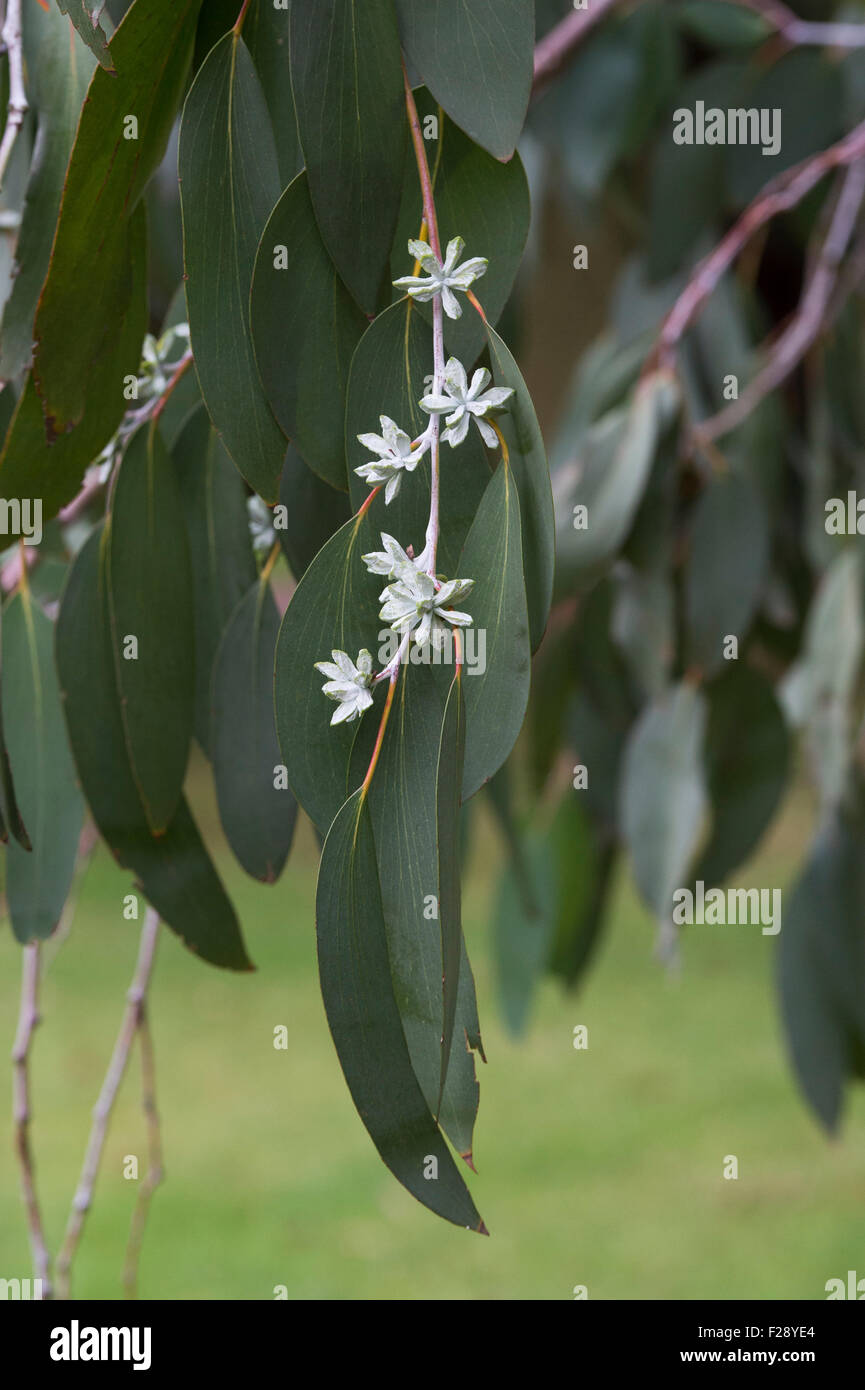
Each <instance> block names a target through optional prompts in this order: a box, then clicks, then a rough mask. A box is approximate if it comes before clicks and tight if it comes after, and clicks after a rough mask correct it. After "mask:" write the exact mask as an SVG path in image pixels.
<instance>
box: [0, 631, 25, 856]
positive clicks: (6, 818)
mask: <svg viewBox="0 0 865 1390" xmlns="http://www.w3.org/2000/svg"><path fill="white" fill-rule="evenodd" d="M2 649H3V643H2V637H0V667H2ZM10 832H11V834H13V835H14V836H15V839H16V840H17V841H18V843H19V845H20V846H21V848H22V849H25V850H29V849H31V848H32V846H31V844H30V836H29V835H28V834H27V830H26V828H25V825H24V821H23V820H22V818H21V811H20V810H19V807H18V801H17V798H16V796H15V784H14V782H13V781H12V767H11V765H10V762H9V753H8V750H7V748H6V736H5V733H4V729H3V700H2V683H0V840H2V842H3V844H6V843H7V841H8V839H9V835H10Z"/></svg>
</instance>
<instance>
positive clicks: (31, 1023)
mask: <svg viewBox="0 0 865 1390" xmlns="http://www.w3.org/2000/svg"><path fill="white" fill-rule="evenodd" d="M39 1021H40V1019H39V942H38V941H32V942H30V944H29V945H27V946H25V947H23V949H22V952H21V1010H20V1013H19V1015H18V1028H17V1031H16V1034H15V1043H14V1045H13V1048H12V1078H13V1102H12V1117H13V1122H14V1125H15V1149H16V1152H17V1154H18V1162H19V1165H20V1168H21V1195H22V1197H23V1199H24V1206H25V1208H26V1211H27V1226H28V1230H29V1232H30V1250H31V1252H32V1256H33V1270H34V1273H35V1276H36V1278H37V1279H41V1281H42V1297H43V1298H50V1297H51V1292H52V1289H51V1257H50V1255H49V1254H48V1247H47V1245H46V1243H45V1232H44V1230H43V1227H42V1213H41V1210H40V1207H39V1199H38V1197H37V1194H36V1172H35V1165H34V1162H33V1152H32V1150H31V1147H30V1116H31V1110H30V1071H29V1062H30V1044H31V1042H32V1039H33V1034H34V1032H35V1030H36V1028H37V1026H38V1024H39Z"/></svg>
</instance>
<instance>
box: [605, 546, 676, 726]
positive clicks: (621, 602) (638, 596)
mask: <svg viewBox="0 0 865 1390" xmlns="http://www.w3.org/2000/svg"><path fill="white" fill-rule="evenodd" d="M674 609H675V601H674V593H673V586H672V584H671V582H670V580H669V578H668V577H667V575H666V574H651V573H649V574H644V573H643V572H642V571H640V570H638V569H635V568H634V567H633V566H631V565H628V564H627V562H624V561H623V562H622V565H621V567H619V572H618V573H617V574H616V606H615V609H614V611H613V637H614V639H615V641H616V644H617V646H618V647H619V649H620V650H621V652H622V656H623V657H624V659H625V661H626V663H627V666H628V670H629V671H630V673H631V676H632V678H633V680H634V684H635V686H637V688H638V689H640V690H641V691H642V692H643V694H644V695H646V696H647V698H648V699H650V700H653V699H655V697H656V696H658V695H660V693H661V691H662V690H663V689H664V688H665V686H666V685H667V681H668V678H669V674H670V666H671V663H672V660H673V656H674V653H675V612H674Z"/></svg>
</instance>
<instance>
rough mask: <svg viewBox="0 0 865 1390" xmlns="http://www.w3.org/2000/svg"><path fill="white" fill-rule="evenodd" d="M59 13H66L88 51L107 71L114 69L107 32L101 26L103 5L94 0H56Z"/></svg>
mask: <svg viewBox="0 0 865 1390" xmlns="http://www.w3.org/2000/svg"><path fill="white" fill-rule="evenodd" d="M57 5H58V7H59V9H60V12H61V14H65V15H68V16H69V18H70V19H71V20H72V23H73V24H74V25H75V28H76V29H77V30H78V32H79V34H80V35H81V37H82V39H83V40H84V42H85V43H86V44H87V47H88V48H89V49H90V52H91V53H92V54H93V55H94V57H95V58H97V59H98V61H99V62H100V63H101V64H102V66H103V67H104V68H106V69H107V70H108V71H109V72H112V71H113V70H114V63H113V57H112V53H111V50H110V49H109V47H108V38H109V36H108V34H106V32H105V30H104V29H103V27H102V12H103V10H104V9H105V6H104V5H99V4H96V3H95V2H94V0H57Z"/></svg>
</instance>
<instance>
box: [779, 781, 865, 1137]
mask: <svg viewBox="0 0 865 1390" xmlns="http://www.w3.org/2000/svg"><path fill="white" fill-rule="evenodd" d="M860 795H861V791H860ZM863 830H865V823H863V817H862V812H861V807H859V808H856V809H854V808H851V807H847V808H845V809H844V810H843V811H842V812H841V813H840V814H839V812H838V811H837V810H835V811H833V812H831V813H830V815H829V816H828V817H827V819H826V821H825V822H824V824H823V826H822V827H821V830H820V833H819V834H818V836H817V839H816V841H815V843H814V846H813V848H812V851H811V856H810V859H809V861H808V864H807V866H806V868H805V871H804V873H803V874H802V877H801V878H800V880H799V882H798V884H797V885H796V889H795V892H794V894H793V899H792V902H791V904H790V906H789V908H788V909H787V911H786V912H785V914H784V922H783V926H782V929H781V932H780V942H779V952H778V988H779V993H780V1001H781V1013H782V1017H783V1021H784V1030H785V1033H786V1035H787V1044H788V1047H789V1049H790V1053H791V1056H792V1061H793V1066H794V1068H795V1071H796V1076H797V1078H798V1081H799V1085H800V1086H801V1088H802V1090H803V1092H804V1094H805V1096H806V1098H807V1100H808V1102H809V1103H810V1105H811V1106H812V1107H813V1109H814V1110H815V1111H816V1113H817V1115H818V1116H819V1118H820V1120H821V1121H822V1123H823V1124H824V1125H825V1127H826V1128H827V1129H828V1130H829V1131H834V1130H836V1129H837V1128H838V1124H839V1122H840V1118H841V1110H842V1105H843V1099H844V1085H845V1083H846V1081H847V1080H848V1079H850V1078H852V1077H854V1076H856V1077H859V1078H860V1079H861V1078H863V1077H865V1005H863V999H865V992H863V987H865V933H863V931H862V919H863V912H865V870H863V857H862V835H863Z"/></svg>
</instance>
